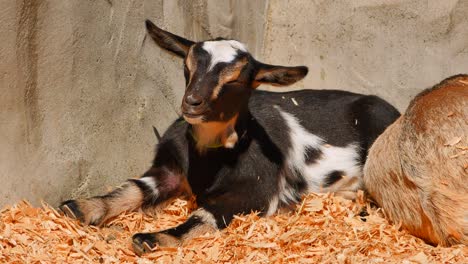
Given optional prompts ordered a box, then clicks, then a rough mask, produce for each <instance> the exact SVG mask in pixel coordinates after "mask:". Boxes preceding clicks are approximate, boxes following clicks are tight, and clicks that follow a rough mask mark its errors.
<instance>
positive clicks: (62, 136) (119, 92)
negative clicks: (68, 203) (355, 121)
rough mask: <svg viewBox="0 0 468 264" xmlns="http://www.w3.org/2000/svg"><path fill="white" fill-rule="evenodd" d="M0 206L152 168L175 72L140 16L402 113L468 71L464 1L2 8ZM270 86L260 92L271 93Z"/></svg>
mask: <svg viewBox="0 0 468 264" xmlns="http://www.w3.org/2000/svg"><path fill="white" fill-rule="evenodd" d="M0 7H1V9H0V25H1V26H0V35H1V36H2V45H0V87H1V96H0V181H1V182H2V184H1V185H0V194H1V196H0V206H1V205H4V204H7V203H13V202H15V201H18V200H19V199H22V198H25V199H29V200H31V201H33V202H34V203H38V201H40V200H45V201H47V202H49V203H52V204H53V205H57V203H58V202H59V201H60V200H63V199H68V198H70V197H77V196H87V195H93V194H97V193H101V192H103V191H105V190H107V189H108V188H110V187H111V186H114V185H116V184H118V183H120V182H121V181H123V180H125V179H126V178H131V177H137V176H138V175H139V174H141V173H142V172H144V170H145V169H146V168H147V167H148V166H149V165H150V162H151V159H152V155H153V150H154V145H155V143H156V139H155V137H154V135H153V132H152V128H151V126H152V125H154V126H156V127H157V128H158V130H160V131H164V130H165V129H166V128H167V127H168V125H169V124H170V122H171V121H172V120H174V118H176V117H177V115H178V112H179V110H178V109H179V101H180V99H181V97H182V94H183V90H184V81H183V77H182V76H183V75H182V64H181V62H180V60H179V59H178V58H175V57H173V56H172V55H170V54H168V53H166V52H163V51H161V50H160V49H159V48H158V47H157V46H156V45H155V44H154V43H153V41H152V40H151V39H149V38H148V37H147V36H146V32H145V28H144V23H143V21H144V19H146V18H150V19H152V20H153V21H154V22H155V23H156V24H158V25H160V26H162V27H163V28H165V29H167V30H169V31H171V32H174V33H176V34H180V35H183V36H186V37H187V38H190V39H193V40H203V39H207V38H214V37H218V36H222V37H227V38H235V39H238V40H240V41H242V42H244V43H246V44H247V45H248V47H249V49H250V51H251V52H252V53H253V54H255V55H256V56H257V58H259V59H261V60H263V61H265V62H267V63H274V64H287V65H307V66H309V69H310V73H309V75H308V77H307V78H306V79H305V80H304V81H302V82H300V83H299V84H298V85H296V86H295V87H293V89H294V88H313V89H347V90H352V91H357V92H364V93H374V94H378V95H380V96H383V97H384V98H386V99H388V100H389V101H391V102H392V103H394V104H395V105H397V106H398V107H399V108H400V109H402V110H403V109H404V108H405V107H406V105H407V104H408V102H409V100H410V99H411V98H412V96H413V95H414V94H416V93H418V92H419V91H420V90H421V89H423V88H425V87H427V86H430V85H432V84H434V83H435V82H437V81H439V80H441V79H442V78H444V77H446V76H449V75H452V74H455V73H461V72H465V73H466V72H468V1H467V0H460V1H457V0H446V1H437V0H430V1H410V0H398V1H394V0H386V1H375V0H359V1H344V0H343V1H324V0H320V1H308V0H295V1H285V0H270V1H268V0H259V1H249V0H239V1H234V0H232V1H228V0H225V1H224V0H223V1H219V0H205V1H201V0H196V1H189V0H185V1H184V0H177V1H176V0H156V1H155V0H129V1H124V0H82V1H81V0H80V1H73V0H38V1H29V0H17V1H12V0H2V1H1V2H0ZM267 89H268V88H267Z"/></svg>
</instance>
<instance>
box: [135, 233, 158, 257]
mask: <svg viewBox="0 0 468 264" xmlns="http://www.w3.org/2000/svg"><path fill="white" fill-rule="evenodd" d="M156 244H157V241H156V236H155V234H154V233H138V234H135V235H133V237H132V247H133V251H134V252H135V254H137V255H138V256H141V255H143V254H145V253H149V252H152V251H153V248H154V247H155V246H156Z"/></svg>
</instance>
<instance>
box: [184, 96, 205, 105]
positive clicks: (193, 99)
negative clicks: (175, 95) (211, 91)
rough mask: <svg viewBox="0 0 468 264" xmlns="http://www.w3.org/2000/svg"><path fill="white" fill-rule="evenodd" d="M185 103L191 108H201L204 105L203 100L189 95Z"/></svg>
mask: <svg viewBox="0 0 468 264" xmlns="http://www.w3.org/2000/svg"><path fill="white" fill-rule="evenodd" d="M185 103H186V104H188V105H190V106H199V105H201V104H203V98H202V97H201V96H199V95H196V94H189V95H187V96H186V97H185Z"/></svg>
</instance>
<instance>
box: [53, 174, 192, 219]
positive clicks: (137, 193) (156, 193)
mask: <svg viewBox="0 0 468 264" xmlns="http://www.w3.org/2000/svg"><path fill="white" fill-rule="evenodd" d="M185 183H186V179H185V177H183V176H182V175H181V174H179V173H174V172H173V171H171V170H168V169H161V168H152V169H150V170H149V171H148V172H147V173H145V176H143V177H142V178H139V179H130V180H128V181H127V182H126V183H124V184H123V185H122V186H121V187H119V188H117V189H115V190H113V191H112V192H110V193H108V194H106V195H102V196H95V197H91V198H88V199H78V200H68V201H65V202H63V203H62V204H61V205H60V207H59V208H60V210H61V211H63V212H64V213H65V214H66V215H67V216H69V217H71V218H75V219H78V220H80V221H81V222H82V223H83V224H91V225H101V224H103V223H104V222H106V221H107V220H108V219H110V218H112V217H115V216H117V215H118V214H120V213H122V212H125V211H135V210H138V209H140V208H142V209H146V208H150V207H154V206H157V205H158V204H161V203H162V202H164V201H166V200H168V199H170V198H173V197H176V196H177V195H180V194H182V193H184V192H187V191H188V189H187V187H188V185H187V184H185Z"/></svg>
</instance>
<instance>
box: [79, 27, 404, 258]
mask: <svg viewBox="0 0 468 264" xmlns="http://www.w3.org/2000/svg"><path fill="white" fill-rule="evenodd" d="M146 26H147V28H148V31H149V33H150V35H151V36H152V37H153V38H154V39H155V41H156V42H157V43H158V45H160V46H161V47H162V48H164V49H166V50H169V51H171V52H173V53H175V54H176V55H178V56H180V57H184V64H185V65H184V73H185V77H186V84H187V87H186V91H185V95H184V98H183V100H182V107H181V109H182V114H183V116H184V118H185V120H188V121H189V122H191V123H192V124H189V123H187V122H185V121H184V118H180V119H178V120H177V121H175V122H174V123H173V124H172V125H171V126H170V127H169V129H168V130H167V131H166V133H164V135H163V136H162V137H161V138H160V140H159V144H158V146H157V149H156V157H155V159H154V161H153V165H152V167H151V168H150V169H149V170H148V171H147V172H146V173H144V175H143V177H152V179H154V182H155V184H156V186H157V187H156V189H157V190H152V189H151V188H150V187H149V186H147V185H146V183H145V182H143V181H140V180H131V182H132V183H134V184H136V185H137V186H138V187H139V189H140V190H141V193H142V194H143V197H144V198H143V201H142V207H143V208H146V207H150V206H155V205H157V204H160V203H162V202H164V201H166V200H168V199H170V198H173V197H176V196H177V195H180V194H181V193H182V192H183V190H182V189H183V188H181V186H182V185H183V183H185V182H188V184H189V185H190V188H191V191H192V192H193V193H194V194H195V195H196V198H197V204H198V205H199V206H200V207H201V208H202V209H204V215H203V218H204V219H203V221H206V223H204V224H209V223H212V222H213V221H215V222H216V226H217V227H218V228H224V227H226V226H227V225H229V223H230V222H231V220H232V219H233V216H234V215H235V214H241V213H249V212H251V211H258V212H260V213H261V214H265V213H267V212H268V210H269V206H270V203H271V202H272V201H275V199H276V201H278V203H281V204H280V205H290V204H291V203H294V202H297V201H299V199H300V197H301V195H303V194H305V192H306V191H307V190H308V188H307V187H308V186H307V185H308V183H307V180H306V178H305V175H301V173H302V172H301V171H297V170H300V169H298V168H296V167H294V166H291V165H290V164H289V163H288V162H289V160H288V155H290V152H291V148H292V142H291V136H290V133H291V132H292V131H290V127H289V126H288V123H287V122H286V121H287V120H285V118H284V116H283V115H282V114H281V112H280V111H282V112H284V113H289V114H290V115H293V116H294V118H296V119H297V121H298V122H299V123H300V125H301V126H302V127H303V128H304V129H305V130H307V132H308V133H310V134H313V135H315V136H317V137H319V138H321V139H322V140H323V141H324V142H323V144H328V145H332V146H334V147H347V146H349V145H350V144H358V147H360V150H359V151H360V153H358V154H359V160H358V162H359V163H360V164H364V162H365V158H366V155H367V151H368V149H369V147H370V146H371V145H372V143H373V142H374V140H375V139H376V138H377V136H378V135H379V134H380V133H382V132H383V131H384V130H385V128H386V127H387V126H388V125H390V124H391V123H392V122H393V121H394V120H396V118H398V116H399V113H398V111H397V110H396V109H395V108H394V107H393V106H391V105H390V104H388V103H387V102H386V101H384V100H382V99H380V98H378V97H376V96H367V95H361V94H356V93H352V92H346V91H337V90H302V91H293V92H285V93H272V92H266V91H257V90H254V88H256V87H257V86H258V85H260V84H261V83H269V84H272V85H289V84H292V83H294V82H296V81H298V80H300V79H302V78H303V77H304V76H305V75H306V74H307V71H308V70H307V67H305V66H297V67H285V66H274V65H267V64H264V63H261V62H258V61H256V60H255V59H254V58H253V57H252V56H251V55H250V54H249V53H247V52H245V51H242V50H240V49H237V50H236V54H237V55H236V57H235V59H234V61H231V62H229V63H218V64H216V65H215V66H214V67H213V68H212V69H210V68H209V67H208V65H209V63H210V59H211V55H210V54H209V53H208V52H207V51H206V50H204V48H203V45H204V44H203V43H195V42H192V41H189V40H186V39H184V38H181V37H179V36H176V35H174V34H172V33H169V32H167V31H164V30H162V29H160V28H158V27H156V26H155V25H154V24H153V23H151V22H150V21H147V22H146ZM194 62H195V63H194ZM236 62H239V63H238V64H236ZM187 63H192V64H194V65H196V66H194V65H186V64H187ZM189 66H190V67H192V69H189ZM226 71H227V72H235V73H236V75H235V76H234V75H233V74H231V75H229V74H226ZM237 75H238V76H237ZM194 76H195V77H194ZM233 76H234V77H233ZM189 78H190V80H189ZM233 78H234V79H233ZM216 91H219V93H216ZM236 116H237V120H236V121H235V125H234V126H235V127H234V128H232V127H228V128H225V129H226V131H224V132H232V130H235V133H236V134H237V136H238V140H237V142H236V143H235V145H234V147H233V148H225V147H218V148H211V147H207V148H206V149H203V151H201V150H200V149H199V147H200V146H199V145H198V144H197V142H196V139H195V138H196V136H194V134H193V133H194V132H193V131H192V130H193V126H197V125H203V122H219V123H224V124H226V125H229V126H231V124H230V123H229V122H228V121H230V120H235V119H234V117H236ZM230 135H232V134H230ZM215 136H217V135H215ZM198 143H199V142H198ZM302 155H304V158H305V161H306V163H307V164H310V165H315V164H320V163H319V161H320V159H321V157H322V155H323V153H322V150H320V149H315V148H314V146H310V147H308V148H307V147H306V151H305V153H302ZM342 174H343V172H340V171H337V170H335V171H332V172H331V173H330V174H329V175H328V177H327V179H326V181H325V184H326V185H331V184H333V183H334V182H336V181H337V180H339V178H341V176H342ZM283 184H284V185H283ZM285 188H288V189H287V190H285ZM155 193H156V194H157V195H155ZM280 193H281V194H282V195H283V194H284V195H285V196H284V197H283V196H281V197H280V195H279V194H280ZM111 194H112V193H111ZM72 206H73V205H72ZM272 208H273V209H276V207H272ZM76 210H77V211H78V212H79V208H77V209H76ZM78 215H79V214H78ZM207 219H208V220H207ZM201 223H202V219H200V218H198V216H196V215H193V216H192V217H190V218H189V220H188V221H187V222H185V223H183V224H182V225H180V226H178V227H175V228H172V229H168V230H166V231H163V232H161V234H165V235H171V236H172V237H175V238H180V237H183V235H184V234H187V233H189V232H190V231H191V230H192V229H193V227H195V226H197V225H199V224H201ZM156 236H157V234H156V233H149V234H137V235H135V236H134V238H133V239H134V241H133V242H134V248H135V250H136V251H137V252H140V253H141V252H146V250H147V249H145V247H144V245H145V244H146V245H149V246H150V247H153V246H154V244H155V243H157V241H156V240H157V239H156Z"/></svg>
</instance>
